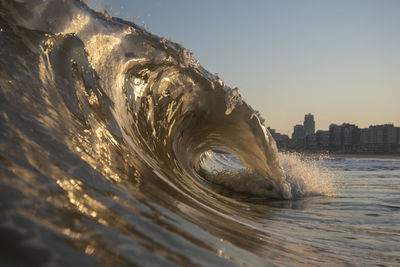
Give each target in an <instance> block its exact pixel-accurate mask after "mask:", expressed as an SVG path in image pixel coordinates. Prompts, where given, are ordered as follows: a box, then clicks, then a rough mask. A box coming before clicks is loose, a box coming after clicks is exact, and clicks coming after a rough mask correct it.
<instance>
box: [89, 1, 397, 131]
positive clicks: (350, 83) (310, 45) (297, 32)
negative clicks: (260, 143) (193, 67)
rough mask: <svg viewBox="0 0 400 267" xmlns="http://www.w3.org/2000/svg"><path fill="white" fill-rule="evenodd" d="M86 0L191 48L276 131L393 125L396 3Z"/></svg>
mask: <svg viewBox="0 0 400 267" xmlns="http://www.w3.org/2000/svg"><path fill="white" fill-rule="evenodd" d="M88 2H89V5H90V7H92V8H94V9H95V10H97V11H101V10H104V8H106V9H107V10H108V12H109V13H110V14H111V15H112V16H117V17H120V18H123V19H125V20H129V21H132V19H133V17H134V16H136V20H135V21H136V23H137V24H138V25H140V26H143V25H144V26H145V28H148V29H149V31H150V32H154V33H155V34H156V35H158V36H162V37H165V38H168V39H171V40H173V41H174V42H177V43H180V44H182V45H183V46H184V47H186V48H187V49H190V50H191V51H193V53H194V56H195V57H196V58H197V59H198V60H199V62H200V64H201V65H202V66H203V67H205V68H206V69H207V70H208V71H210V72H211V73H218V74H219V76H220V77H221V78H222V79H223V80H224V81H225V82H226V83H227V84H228V85H229V86H230V87H232V88H234V87H238V88H239V92H240V94H241V95H242V97H243V98H244V99H245V100H246V102H247V103H249V104H250V105H251V106H252V107H253V108H254V109H256V110H259V111H260V113H261V115H262V117H263V118H264V119H265V124H266V126H269V127H271V128H274V129H276V130H277V131H278V132H281V133H284V134H289V135H291V133H292V131H293V126H294V125H295V124H298V123H302V122H303V119H304V115H305V114H307V113H312V114H314V118H315V121H316V129H321V130H326V129H328V127H329V124H331V123H336V124H341V123H343V122H348V123H353V124H356V125H358V126H359V127H362V128H365V127H368V126H369V125H371V124H384V123H394V124H395V125H396V126H400V73H399V72H400V15H399V14H400V1H396V0H393V1H389V0H374V1H371V0H357V1H356V0H335V1H325V0H318V1H317V0H303V1H294V0H281V1H261V0H258V1H255V0H254V1H244V0H241V1H240V0H237V1H223V0H220V1H210V0H207V1H205V0H202V1H191V0H179V1H165V0H140V1H132V0H89V1H88ZM137 16H140V17H139V18H138V17H137Z"/></svg>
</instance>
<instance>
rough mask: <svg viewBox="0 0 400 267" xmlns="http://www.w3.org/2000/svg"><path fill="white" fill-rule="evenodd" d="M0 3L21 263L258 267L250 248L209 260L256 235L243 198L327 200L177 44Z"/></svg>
mask: <svg viewBox="0 0 400 267" xmlns="http://www.w3.org/2000/svg"><path fill="white" fill-rule="evenodd" d="M0 3H1V4H0V6H1V11H0V15H1V17H0V43H1V47H2V49H1V50H0V54H1V56H0V66H1V68H0V69H1V70H0V75H1V76H0V87H1V90H0V98H1V103H0V118H1V119H0V125H1V133H0V148H1V151H0V162H1V166H0V176H1V182H0V184H1V189H0V191H1V197H0V198H1V201H2V203H3V204H2V208H3V210H4V212H3V213H2V217H4V218H3V220H2V222H3V223H2V227H3V228H4V227H5V228H4V229H8V231H11V230H10V229H12V231H13V233H14V234H13V240H14V241H13V246H14V247H15V249H16V250H17V248H19V249H18V250H19V251H20V250H23V251H25V253H26V255H27V257H26V260H29V261H30V262H37V263H41V262H42V261H43V262H46V263H50V264H51V263H53V262H58V263H60V262H61V263H68V262H70V263H71V262H72V259H69V258H65V257H63V256H62V253H63V251H67V252H66V253H70V254H73V255H75V256H74V257H75V258H74V259H75V260H79V261H81V263H85V262H87V263H90V262H92V261H94V262H101V263H102V264H105V265H107V264H108V263H110V264H118V263H120V264H124V263H135V264H143V263H146V262H148V261H149V260H150V261H151V262H153V263H155V264H159V265H163V264H165V263H180V264H185V263H197V264H207V263H210V262H211V263H213V264H216V265H217V264H219V263H221V262H226V261H227V262H235V263H237V264H244V261H243V260H242V259H243V258H248V259H249V260H250V262H251V263H255V264H257V263H260V262H262V261H261V260H260V258H257V257H255V258H254V257H253V256H251V255H252V254H251V253H250V252H249V247H252V246H254V245H255V244H256V243H257V242H256V241H255V240H253V241H248V242H250V243H251V242H255V243H253V244H247V245H246V248H245V249H241V248H240V247H241V246H240V241H237V242H236V241H231V244H230V245H226V244H225V245H224V246H225V248H226V252H221V251H220V250H218V249H216V247H218V246H219V245H221V244H223V242H224V241H223V238H219V237H220V236H222V237H224V238H227V239H229V236H230V234H229V233H230V232H231V231H234V232H236V233H240V234H245V233H248V232H249V231H256V232H258V234H260V235H261V236H263V233H262V231H261V232H260V230H259V229H258V230H257V229H256V230H255V228H254V227H253V226H249V225H252V223H253V222H251V221H249V220H248V219H246V218H245V217H246V216H245V215H244V214H243V213H242V212H243V211H242V208H243V207H245V206H246V205H247V204H246V199H251V198H253V197H257V198H265V199H271V198H273V199H288V200H289V199H297V198H303V197H308V196H317V195H329V194H331V193H332V190H333V189H332V186H331V183H330V182H329V181H330V177H329V172H328V171H327V170H325V169H324V168H322V167H321V166H320V165H319V164H317V163H315V161H314V163H312V162H311V161H310V162H305V161H304V160H301V159H300V158H299V157H298V156H296V155H292V154H288V153H286V154H282V153H278V151H277V148H276V145H275V141H274V140H273V138H272V137H271V135H270V133H269V132H268V130H266V128H265V127H264V124H263V120H262V119H261V117H260V115H259V114H258V112H257V111H255V110H253V109H252V108H251V107H250V106H249V105H248V104H247V103H246V102H245V101H243V99H242V97H241V95H240V94H239V92H238V89H237V88H235V89H231V88H230V87H228V86H227V85H226V84H225V83H224V82H223V81H221V80H220V79H219V78H218V77H217V76H215V75H213V74H210V73H209V72H207V71H206V70H205V69H203V68H202V67H201V65H200V64H199V63H198V62H197V61H196V60H195V59H194V58H193V56H192V54H191V52H190V51H189V50H187V49H185V48H183V47H182V46H181V45H179V44H176V43H173V42H171V41H167V40H166V39H164V38H160V37H157V36H155V35H152V34H150V33H148V32H147V31H145V30H144V29H143V28H141V27H138V26H137V25H135V24H133V23H130V22H126V21H123V20H120V19H117V18H111V17H110V16H107V15H106V14H101V13H96V12H94V11H92V10H90V9H89V8H88V7H87V6H86V5H85V4H83V3H81V2H79V1H8V0H2V1H1V2H0ZM210 223H211V224H212V225H209V224H210ZM21 224H22V225H24V224H29V225H32V228H30V229H31V230H29V231H27V232H24V231H22V230H19V229H22V228H21V227H20V226H18V225H21ZM185 227H186V228H185ZM189 229H190V230H189ZM188 231H189V232H188ZM191 231H194V232H192V233H191ZM4 233H5V232H4V231H2V233H1V234H2V235H4ZM264 235H265V233H264ZM264 237H265V236H264ZM238 238H239V239H240V237H238ZM19 240H31V241H32V240H33V241H32V242H33V243H35V242H36V243H35V248H39V249H43V252H42V254H43V255H41V256H40V257H38V256H37V255H36V254H35V253H34V252H32V250H27V249H23V248H26V247H27V246H28V245H26V244H25V245H24V244H22V243H21V242H20V241H19ZM34 240H36V241H34ZM28 243H29V242H28ZM33 243H32V244H33ZM278 243H279V242H278ZM215 244H217V245H215ZM218 244H219V245H218ZM235 244H236V245H235ZM50 251H51V253H50ZM81 252H82V253H81ZM225 253H227V254H225ZM92 254H93V255H95V257H91V255H92ZM12 255H13V254H11V256H9V257H8V258H10V257H11V259H12V260H10V261H17V262H18V261H24V259H20V258H18V257H15V258H12V257H13V256H12ZM238 255H239V256H238ZM241 257H243V258H241ZM8 258H7V257H6V258H5V259H8ZM22 263H24V262H22Z"/></svg>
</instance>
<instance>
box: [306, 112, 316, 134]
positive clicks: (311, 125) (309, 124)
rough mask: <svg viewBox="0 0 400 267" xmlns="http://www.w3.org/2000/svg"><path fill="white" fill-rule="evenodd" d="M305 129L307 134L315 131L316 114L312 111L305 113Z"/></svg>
mask: <svg viewBox="0 0 400 267" xmlns="http://www.w3.org/2000/svg"><path fill="white" fill-rule="evenodd" d="M304 131H305V134H306V136H307V135H310V134H314V133H315V121H314V115H313V114H311V113H309V114H306V115H304Z"/></svg>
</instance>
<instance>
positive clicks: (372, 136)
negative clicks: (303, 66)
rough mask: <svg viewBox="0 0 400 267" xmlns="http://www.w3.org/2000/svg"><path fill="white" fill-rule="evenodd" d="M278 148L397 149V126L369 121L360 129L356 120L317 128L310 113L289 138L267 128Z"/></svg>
mask: <svg viewBox="0 0 400 267" xmlns="http://www.w3.org/2000/svg"><path fill="white" fill-rule="evenodd" d="M268 130H269V131H270V133H271V135H272V136H273V137H274V139H275V141H276V143H277V146H278V148H280V149H283V150H295V151H310V152H334V153H395V154H398V153H400V127H395V126H394V125H393V124H383V125H371V126H369V127H368V128H364V129H360V128H359V127H358V126H357V125H355V124H349V123H343V124H341V125H337V124H331V125H330V126H329V130H328V131H322V130H317V131H316V132H315V121H314V116H313V115H312V114H306V115H305V116H304V122H303V124H297V125H295V126H294V129H293V133H292V138H289V136H287V135H284V134H280V133H277V132H276V131H275V130H274V129H271V128H268Z"/></svg>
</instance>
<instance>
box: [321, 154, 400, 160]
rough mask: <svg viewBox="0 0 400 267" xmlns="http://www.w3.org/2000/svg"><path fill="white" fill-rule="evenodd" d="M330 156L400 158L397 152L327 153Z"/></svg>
mask: <svg viewBox="0 0 400 267" xmlns="http://www.w3.org/2000/svg"><path fill="white" fill-rule="evenodd" d="M327 155H328V156H329V157H332V158H376V159H400V155H399V154H327Z"/></svg>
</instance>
